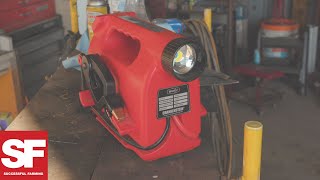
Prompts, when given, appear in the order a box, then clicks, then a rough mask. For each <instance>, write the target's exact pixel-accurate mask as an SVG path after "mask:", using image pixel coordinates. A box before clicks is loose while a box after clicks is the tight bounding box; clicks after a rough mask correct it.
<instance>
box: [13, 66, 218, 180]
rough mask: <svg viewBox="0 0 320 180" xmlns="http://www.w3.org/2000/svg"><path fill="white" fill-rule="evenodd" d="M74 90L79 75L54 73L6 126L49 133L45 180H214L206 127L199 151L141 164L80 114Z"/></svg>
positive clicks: (91, 121)
mask: <svg viewBox="0 0 320 180" xmlns="http://www.w3.org/2000/svg"><path fill="white" fill-rule="evenodd" d="M79 85H80V74H79V72H76V71H66V70H64V69H61V68H60V69H59V70H58V71H57V72H56V73H55V74H54V76H53V77H52V78H51V79H49V81H48V82H47V83H46V84H45V85H44V86H43V87H42V88H41V89H40V91H39V92H38V94H37V95H36V96H35V97H34V98H33V99H32V100H31V101H30V103H29V104H28V105H27V107H26V108H25V109H24V110H23V111H22V112H21V113H20V114H19V116H18V117H17V118H16V119H15V120H14V122H13V123H12V124H11V125H10V126H9V130H46V131H48V132H49V179H50V180H73V179H74V180H89V179H92V180H100V179H101V180H106V179H107V180H108V179H110V180H111V179H117V180H127V179H131V180H141V179H160V180H168V179H181V180H182V179H183V180H189V179H190V180H193V179H218V178H217V177H218V173H217V171H216V164H215V158H214V155H213V152H212V147H211V142H210V137H209V133H208V132H209V131H208V129H209V128H208V124H207V123H204V126H206V127H203V128H204V131H203V133H202V136H205V138H203V141H202V145H201V146H200V147H199V148H197V149H195V150H193V151H190V152H186V153H183V154H180V155H177V156H173V157H168V158H164V159H161V160H158V161H155V162H144V161H142V160H141V159H140V158H139V157H138V156H137V155H136V154H135V153H133V152H132V151H130V150H127V149H125V148H124V147H123V146H122V145H120V144H119V143H118V141H116V140H115V138H114V137H112V136H111V135H110V134H109V133H108V132H107V131H106V130H104V129H103V128H102V127H101V126H100V125H99V124H98V123H97V122H96V120H95V119H94V117H93V116H91V114H90V113H87V112H84V111H83V110H82V108H81V107H80V105H79V102H78V97H77V94H78V91H79Z"/></svg>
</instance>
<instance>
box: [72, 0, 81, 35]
mask: <svg viewBox="0 0 320 180" xmlns="http://www.w3.org/2000/svg"><path fill="white" fill-rule="evenodd" d="M70 17H71V31H72V32H74V33H78V31H79V24H78V10H77V0H70Z"/></svg>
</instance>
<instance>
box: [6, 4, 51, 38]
mask: <svg viewBox="0 0 320 180" xmlns="http://www.w3.org/2000/svg"><path fill="white" fill-rule="evenodd" d="M55 15H56V11H55V2H54V0H0V29H3V30H4V31H5V32H11V31H14V30H17V29H21V28H23V27H26V26H28V25H31V24H34V23H37V22H40V21H43V20H46V19H49V18H51V17H54V16H55Z"/></svg>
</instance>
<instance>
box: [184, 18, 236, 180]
mask: <svg viewBox="0 0 320 180" xmlns="http://www.w3.org/2000/svg"><path fill="white" fill-rule="evenodd" d="M184 24H185V25H186V27H187V28H188V30H189V31H190V32H191V33H192V34H193V36H195V37H197V38H199V39H200V41H201V44H202V46H203V47H204V49H205V52H206V56H207V67H208V68H209V69H212V70H214V71H216V72H220V71H221V69H220V64H219V60H218V56H217V51H216V46H215V42H214V39H213V36H212V34H211V33H210V31H209V30H208V28H207V25H206V24H205V23H204V22H203V21H200V20H187V21H185V22H184ZM211 89H212V92H213V93H214V94H215V96H216V97H217V102H218V113H217V115H218V118H215V117H216V115H215V113H209V118H210V119H211V123H212V140H213V144H214V148H215V152H216V154H217V162H218V166H219V171H220V174H221V175H222V176H226V177H227V179H231V176H232V161H233V157H232V156H233V155H232V152H233V147H232V146H233V145H232V127H231V118H230V113H229V107H228V104H227V100H226V95H225V90H224V87H223V86H221V85H220V86H212V87H211Z"/></svg>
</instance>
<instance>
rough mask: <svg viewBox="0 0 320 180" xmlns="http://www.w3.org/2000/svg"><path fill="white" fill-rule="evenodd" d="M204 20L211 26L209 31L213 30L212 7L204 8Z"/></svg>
mask: <svg viewBox="0 0 320 180" xmlns="http://www.w3.org/2000/svg"><path fill="white" fill-rule="evenodd" d="M204 22H205V23H206V25H207V26H208V28H209V31H210V32H212V10H211V8H206V9H204Z"/></svg>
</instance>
